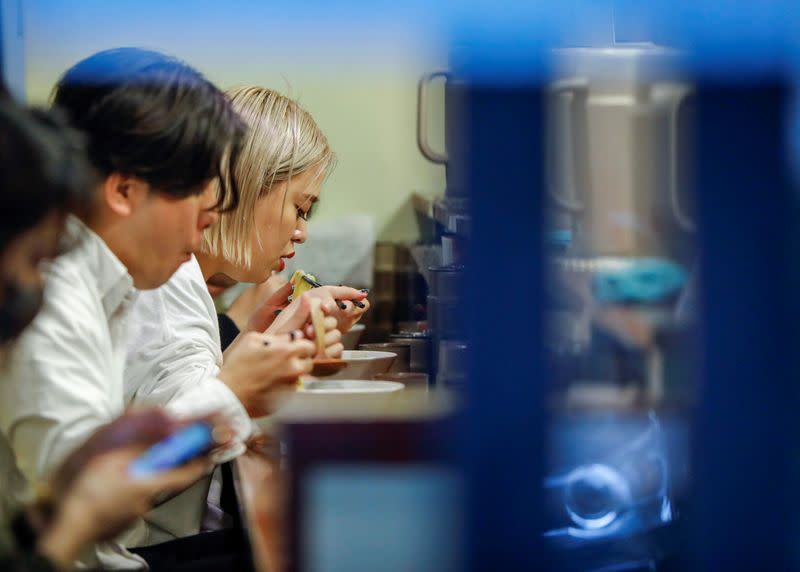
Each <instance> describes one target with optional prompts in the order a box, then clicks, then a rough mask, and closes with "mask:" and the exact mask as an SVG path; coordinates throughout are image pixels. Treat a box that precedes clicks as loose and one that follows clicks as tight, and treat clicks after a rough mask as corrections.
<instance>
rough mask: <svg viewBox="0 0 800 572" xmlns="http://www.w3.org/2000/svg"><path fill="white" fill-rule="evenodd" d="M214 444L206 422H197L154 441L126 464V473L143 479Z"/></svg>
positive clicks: (195, 455)
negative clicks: (140, 454)
mask: <svg viewBox="0 0 800 572" xmlns="http://www.w3.org/2000/svg"><path fill="white" fill-rule="evenodd" d="M213 446H214V438H213V437H212V429H211V426H210V425H209V424H208V423H203V422H197V423H192V424H191V425H187V426H186V427H184V428H183V429H179V430H178V431H176V432H175V433H173V434H172V435H170V436H169V437H167V438H166V439H164V440H162V441H160V442H158V443H156V444H155V445H153V446H152V447H150V448H149V449H148V450H147V451H145V452H144V453H143V454H142V456H141V457H139V458H137V459H136V460H134V461H132V462H131V463H130V464H129V465H128V475H130V476H131V477H135V478H139V479H144V478H148V477H152V476H154V475H157V474H158V473H160V472H162V471H166V470H167V469H172V468H174V467H178V466H180V465H182V464H184V463H186V462H187V461H191V460H192V459H194V458H195V457H198V456H199V455H202V454H203V453H205V452H206V451H209V450H210V449H211V448H212V447H213Z"/></svg>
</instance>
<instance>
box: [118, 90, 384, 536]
mask: <svg viewBox="0 0 800 572" xmlns="http://www.w3.org/2000/svg"><path fill="white" fill-rule="evenodd" d="M229 96H230V97H231V100H232V103H233V106H234V109H235V110H236V111H237V113H239V114H240V116H241V117H242V118H243V119H244V120H245V122H246V123H247V125H248V127H249V129H248V134H247V136H246V138H245V142H244V144H243V146H242V150H241V152H240V155H239V158H238V160H237V162H236V164H235V165H233V166H232V168H233V169H234V170H235V172H236V176H237V177H238V178H239V187H240V201H239V204H238V206H237V207H236V209H235V210H233V211H231V212H226V213H222V214H221V215H220V220H219V222H218V223H217V224H216V225H215V226H214V227H212V228H210V229H209V230H208V231H207V234H206V237H205V243H204V245H203V249H202V253H201V254H198V256H197V257H196V258H192V260H191V261H189V262H187V263H186V264H184V265H183V266H182V267H181V268H180V269H179V270H178V272H176V273H175V275H174V276H173V277H172V279H170V281H169V282H168V283H167V284H165V285H164V286H162V287H161V288H159V289H157V290H154V291H150V292H142V293H141V295H140V297H139V298H138V300H137V302H136V304H135V307H134V310H133V314H132V322H133V323H132V330H133V331H132V336H131V338H132V339H133V342H132V344H131V345H130V346H129V353H128V361H127V364H126V372H125V395H126V398H127V399H128V400H130V401H135V402H147V403H155V404H159V405H164V406H166V407H167V408H168V409H170V410H172V411H174V412H175V413H177V414H181V415H202V414H204V413H205V412H207V411H212V410H213V411H219V410H220V409H222V410H223V412H224V413H225V414H226V416H227V417H228V419H229V422H230V424H231V426H232V427H233V428H234V432H235V433H236V438H237V439H238V440H239V441H242V442H243V441H245V440H246V439H247V438H248V437H249V436H250V433H251V429H252V424H251V422H250V417H257V416H261V415H264V414H265V413H268V412H269V410H270V400H271V397H273V396H274V394H275V393H276V391H277V390H279V389H281V388H284V387H286V385H287V384H289V383H293V382H294V380H295V379H296V378H297V376H298V375H300V374H302V373H305V372H307V371H309V370H310V367H311V361H310V358H311V357H312V354H313V353H314V344H312V343H311V342H310V341H309V340H308V339H302V338H304V337H311V336H312V330H311V328H310V327H309V326H308V324H307V322H308V319H309V312H310V305H311V304H310V299H311V298H312V297H318V298H321V299H322V308H323V311H325V312H326V313H327V314H328V316H327V318H326V336H325V345H326V348H327V352H328V355H330V356H336V355H339V354H340V353H341V351H342V345H341V343H340V340H341V332H340V331H339V330H338V329H337V325H340V324H341V327H343V328H349V327H350V326H351V325H352V324H353V323H354V322H355V321H356V320H357V319H358V318H359V317H360V316H361V314H362V313H363V312H364V311H366V310H367V309H368V307H369V304H368V302H367V301H366V293H364V292H361V291H359V290H355V289H353V288H346V287H323V288H317V289H314V290H313V291H311V292H306V293H305V294H304V295H303V296H301V297H299V298H298V299H297V300H294V301H293V302H292V303H291V304H289V305H288V306H287V307H286V308H285V309H284V310H283V311H282V312H281V313H280V315H279V316H278V317H277V318H275V316H274V312H271V311H270V312H265V311H263V309H262V310H261V311H259V310H257V311H256V312H255V315H254V316H253V317H252V318H251V320H250V321H249V327H247V328H245V330H247V331H243V332H242V333H241V334H240V335H239V336H238V337H237V338H236V340H235V341H234V342H233V343H232V344H231V346H230V347H229V348H228V349H226V350H225V352H224V355H223V352H222V349H221V347H220V334H219V326H218V322H217V316H216V313H215V308H214V304H213V301H212V298H211V295H210V294H209V291H208V288H207V285H206V281H207V280H211V281H212V282H213V280H214V279H223V280H225V281H227V282H237V281H245V282H263V281H264V280H266V279H267V278H268V277H269V276H270V274H271V273H272V271H273V270H278V271H280V270H282V269H283V267H284V262H283V259H285V258H290V257H292V256H293V255H294V249H295V247H296V246H297V245H299V244H302V243H303V242H304V241H305V240H306V232H307V226H306V219H307V218H308V215H309V213H310V211H311V208H312V206H313V204H314V203H315V202H316V201H317V200H318V199H319V196H320V193H321V191H322V182H323V181H324V180H325V177H326V176H327V174H328V172H329V171H330V169H331V168H332V165H333V162H334V155H333V153H332V151H331V149H330V147H329V145H328V141H327V139H326V138H325V136H324V134H323V133H322V132H321V130H320V129H319V127H318V126H317V125H316V123H315V122H314V120H313V118H312V117H311V116H310V115H309V114H308V112H306V111H305V110H303V109H302V108H301V107H300V106H299V105H297V103H295V102H294V101H292V100H291V99H289V98H287V97H284V96H283V95H281V94H279V93H277V92H275V91H272V90H268V89H264V88H260V87H246V88H240V89H236V90H234V91H232V92H230V93H229ZM288 293H289V291H288V289H286V288H284V289H282V290H281V291H280V292H279V295H280V296H282V298H283V299H284V300H285V298H286V296H287V295H288ZM273 302H274V300H272V301H270V303H273ZM273 318H274V321H271V320H272V319H273ZM270 322H271V323H270ZM241 449H242V447H240V450H241ZM176 500H177V499H176ZM203 500H204V499H203V498H194V499H193V500H192V499H186V501H185V503H188V504H189V505H191V503H200V502H202V501H203ZM168 504H171V503H168ZM163 512H164V513H165V514H151V517H150V518H151V519H152V520H151V522H153V523H154V524H157V525H158V526H157V527H154V528H157V530H158V531H159V532H161V533H164V532H166V534H167V535H166V536H163V535H162V536H161V537H159V538H153V539H151V540H152V541H153V542H158V541H164V540H169V539H170V538H171V537H172V538H174V537H180V536H187V535H190V534H193V533H196V532H198V531H199V519H198V518H194V519H191V520H184V521H183V522H176V518H175V517H176V515H178V514H182V513H181V511H176V510H173V509H170V510H165V511H163ZM196 513H197V511H195V516H196Z"/></svg>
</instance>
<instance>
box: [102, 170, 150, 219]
mask: <svg viewBox="0 0 800 572" xmlns="http://www.w3.org/2000/svg"><path fill="white" fill-rule="evenodd" d="M149 190H150V186H149V185H148V184H147V183H145V182H144V181H142V180H141V179H139V178H136V177H131V176H128V175H122V174H120V173H112V174H110V175H109V176H108V177H106V179H105V180H104V181H103V184H102V197H103V202H105V203H106V205H107V206H108V208H109V209H111V211H112V212H113V213H114V214H116V215H118V216H121V217H129V216H130V215H131V214H132V213H133V211H134V210H135V208H136V205H138V204H139V203H141V201H142V200H143V198H144V197H145V196H146V195H147V193H148V192H149Z"/></svg>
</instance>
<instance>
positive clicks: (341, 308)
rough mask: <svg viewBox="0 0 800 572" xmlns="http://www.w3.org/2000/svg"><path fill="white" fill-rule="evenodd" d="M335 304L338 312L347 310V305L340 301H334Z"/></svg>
mask: <svg viewBox="0 0 800 572" xmlns="http://www.w3.org/2000/svg"><path fill="white" fill-rule="evenodd" d="M336 304H338V306H339V309H340V310H347V304H345V303H344V302H342V301H341V300H336Z"/></svg>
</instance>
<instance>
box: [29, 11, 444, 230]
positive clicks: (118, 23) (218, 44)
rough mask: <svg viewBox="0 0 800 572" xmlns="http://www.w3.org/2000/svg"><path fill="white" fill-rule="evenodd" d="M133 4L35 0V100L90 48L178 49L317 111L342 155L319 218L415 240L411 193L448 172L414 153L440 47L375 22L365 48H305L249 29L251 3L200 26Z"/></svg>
mask: <svg viewBox="0 0 800 572" xmlns="http://www.w3.org/2000/svg"><path fill="white" fill-rule="evenodd" d="M244 4H245V5H246V4H247V3H244ZM108 5H111V6H113V7H114V13H113V14H112V13H110V12H109V13H104V11H108V10H110V9H111V8H110V7H109V6H108ZM184 5H185V6H192V5H193V4H192V3H185V4H184ZM219 5H222V6H225V5H226V3H224V2H223V3H219V4H217V6H219ZM136 6H137V4H136V3H133V2H130V3H126V2H108V3H105V4H104V3H99V2H89V3H86V4H81V3H77V7H76V3H73V7H75V8H74V9H73V10H71V11H68V12H67V11H64V12H62V13H59V12H58V11H57V10H56V11H54V10H53V7H52V2H44V1H43V0H34V1H33V2H32V3H31V7H30V8H29V9H28V10H27V11H26V13H25V14H24V18H25V36H26V38H25V49H26V89H27V96H28V100H29V101H30V102H32V103H45V102H46V101H47V98H48V95H49V93H50V90H51V89H52V86H53V84H54V83H55V81H56V80H57V78H58V76H59V74H60V73H61V72H63V71H64V70H65V69H66V68H67V67H69V66H70V65H72V64H73V63H75V62H76V61H77V60H79V59H80V58H82V57H85V56H87V55H89V54H91V53H93V52H94V51H97V50H101V49H106V48H110V47H116V46H123V45H138V46H143V47H148V48H154V49H158V50H161V51H164V52H166V53H170V54H173V55H176V56H178V57H181V58H183V59H185V60H186V61H187V62H189V63H190V64H192V65H194V66H195V67H197V68H199V69H200V70H201V71H202V72H204V73H205V74H206V75H207V76H208V77H209V78H210V79H211V80H212V81H214V82H215V83H216V84H217V85H219V86H220V87H223V88H228V87H232V86H236V85H242V84H249V83H252V84H259V85H265V86H269V87H272V88H277V89H279V90H281V91H284V92H288V93H290V94H291V95H293V96H294V97H296V98H298V99H299V100H300V102H301V104H302V105H303V106H304V107H306V109H308V110H309V111H310V112H311V113H312V114H313V116H314V117H315V118H316V120H317V121H318V122H319V124H320V126H321V127H322V128H323V130H324V131H325V133H326V134H327V135H328V137H329V139H330V141H331V143H332V145H333V147H334V149H335V151H336V153H337V154H338V156H339V162H338V167H337V169H336V171H335V172H334V173H333V175H332V176H331V178H330V179H329V181H328V183H327V185H326V187H325V191H324V194H323V198H322V202H321V205H320V209H319V210H318V211H317V214H316V215H315V217H318V218H319V219H329V218H333V217H336V216H339V215H344V214H353V213H367V214H369V215H371V216H372V217H373V218H374V221H375V224H376V229H377V231H378V236H379V239H381V240H392V241H413V240H414V239H415V238H416V237H417V230H416V225H415V219H414V216H413V213H412V210H411V207H410V202H409V199H410V196H411V193H412V192H413V191H418V192H422V193H423V194H426V195H429V196H432V195H435V194H438V193H442V192H443V190H444V168H443V167H441V166H438V165H433V164H431V163H429V162H427V161H426V160H425V159H424V158H423V157H422V156H421V155H420V153H419V151H418V149H417V145H416V82H417V79H418V77H419V76H420V75H421V74H422V73H423V72H425V71H428V70H430V69H433V68H438V67H441V62H442V61H443V60H444V58H443V57H441V54H437V53H435V52H436V50H434V49H423V48H421V47H420V44H421V42H420V41H419V39H418V38H416V37H414V36H413V35H408V34H407V33H405V32H404V33H398V34H395V36H394V37H391V38H387V37H385V36H384V35H383V34H381V33H376V32H375V30H373V31H372V32H373V33H372V34H370V35H369V36H370V37H371V38H372V40H370V37H368V38H360V39H359V38H356V39H355V40H354V43H355V44H358V45H350V46H346V47H344V48H342V46H341V45H339V44H340V42H339V41H338V40H337V38H336V37H332V38H330V39H329V40H330V49H327V48H326V45H325V43H326V41H325V40H319V38H317V40H318V41H317V42H315V43H313V45H309V44H308V43H305V44H303V42H305V40H306V38H304V37H303V34H302V32H298V33H297V34H292V32H291V30H289V31H287V30H286V29H285V28H284V29H283V30H282V33H281V34H280V38H279V39H277V40H276V39H275V38H274V37H272V36H270V33H269V30H270V23H269V22H268V21H264V22H263V26H262V29H263V30H264V32H263V33H262V34H252V33H250V32H251V29H252V28H253V27H258V26H257V25H256V24H254V23H253V22H252V21H251V20H256V19H258V18H263V15H253V16H252V17H250V16H249V15H248V12H247V10H243V11H240V12H239V13H238V14H237V16H236V17H237V20H236V21H233V20H230V16H229V15H228V14H229V13H228V12H226V13H225V15H224V17H223V14H222V13H220V15H219V17H218V18H217V17H216V14H214V13H213V10H214V9H213V8H211V6H215V5H214V4H209V3H200V4H197V6H200V8H199V9H205V10H207V11H209V13H207V14H205V16H206V17H202V15H201V16H198V17H197V18H195V20H194V23H193V22H192V21H191V20H190V21H178V20H177V19H176V20H175V23H174V26H170V22H169V20H168V18H170V17H172V18H174V14H171V13H164V14H160V13H159V12H157V10H158V8H155V9H154V8H152V7H151V10H150V12H149V13H148V14H144V15H143V14H142V11H141V10H137V8H136ZM76 10H80V11H81V12H77V13H76ZM153 10H156V12H153ZM154 18H155V20H154ZM159 18H160V19H159ZM226 18H228V19H226ZM92 19H96V20H97V21H102V22H103V23H104V24H103V26H102V27H101V28H100V29H98V27H97V26H91V24H90V23H87V22H91V20H92ZM155 21H158V22H159V23H158V25H155V24H153V22H155ZM212 22H213V24H212ZM215 26H216V27H215ZM229 28H230V29H229ZM237 30H238V31H239V32H240V33H237ZM387 35H388V36H392V34H391V31H390V32H387ZM54 38H55V39H54ZM376 38H378V39H376ZM370 42H372V43H370ZM295 44H296V45H297V46H300V45H301V44H303V46H302V49H301V50H294V46H295ZM262 54H270V56H271V57H266V56H263V55H262ZM437 96H438V97H437ZM433 99H434V100H435V101H436V104H437V105H434V109H433V110H432V111H433V113H432V119H433V125H432V129H431V140H432V142H433V143H434V145H436V146H437V147H441V144H442V139H443V136H442V131H443V129H442V124H441V101H440V100H441V92H440V91H439V92H435V93H434V98H433Z"/></svg>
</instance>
